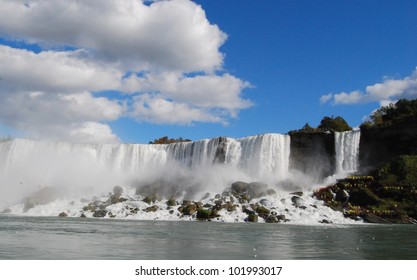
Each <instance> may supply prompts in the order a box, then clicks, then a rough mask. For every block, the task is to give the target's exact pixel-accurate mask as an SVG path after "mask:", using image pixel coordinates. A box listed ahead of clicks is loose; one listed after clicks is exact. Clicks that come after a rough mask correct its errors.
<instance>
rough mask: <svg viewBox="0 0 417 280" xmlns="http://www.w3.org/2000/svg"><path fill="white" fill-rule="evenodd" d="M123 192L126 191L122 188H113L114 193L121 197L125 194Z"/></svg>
mask: <svg viewBox="0 0 417 280" xmlns="http://www.w3.org/2000/svg"><path fill="white" fill-rule="evenodd" d="M123 191H124V190H123V188H122V187H120V186H115V187H114V188H113V193H114V194H116V195H119V196H120V195H122V194H123Z"/></svg>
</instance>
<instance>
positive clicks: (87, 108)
mask: <svg viewBox="0 0 417 280" xmlns="http://www.w3.org/2000/svg"><path fill="white" fill-rule="evenodd" d="M1 101H2V102H1V103H0V120H2V123H4V124H5V125H7V126H9V127H14V128H17V129H19V130H21V131H25V132H26V134H28V135H29V136H31V137H37V138H48V139H53V140H63V139H65V140H71V141H74V142H89V141H92V142H100V143H102V142H104V140H109V141H110V140H111V141H110V142H112V143H114V142H116V141H117V137H116V136H115V135H113V134H112V132H111V129H110V127H109V126H108V125H104V124H100V123H98V122H99V121H108V120H115V119H117V118H119V117H120V116H121V115H122V113H123V111H124V107H123V106H122V105H120V104H119V103H117V102H115V101H110V100H108V99H106V98H102V97H99V98H96V97H93V96H92V95H91V94H90V93H88V92H86V93H78V94H71V95H68V94H55V93H43V92H16V93H13V94H8V95H2V98H1ZM92 124H94V125H92ZM104 126H107V128H104ZM87 128H89V130H87ZM94 131H95V132H97V135H96V137H93V134H92V133H93V132H94ZM81 132H82V134H81ZM87 132H89V133H90V136H89V137H87V136H86V135H87V134H88V133H87ZM77 135H78V136H82V135H84V137H82V138H80V139H76V138H75V136H77Z"/></svg>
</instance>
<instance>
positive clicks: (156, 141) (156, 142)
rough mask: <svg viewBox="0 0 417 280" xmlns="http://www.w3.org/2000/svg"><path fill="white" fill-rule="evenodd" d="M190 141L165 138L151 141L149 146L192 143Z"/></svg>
mask: <svg viewBox="0 0 417 280" xmlns="http://www.w3.org/2000/svg"><path fill="white" fill-rule="evenodd" d="M190 141H191V140H190V139H184V138H182V137H180V138H177V139H174V138H168V136H163V137H161V138H158V139H154V140H153V141H149V144H172V143H177V142H190Z"/></svg>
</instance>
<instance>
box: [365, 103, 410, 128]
mask: <svg viewBox="0 0 417 280" xmlns="http://www.w3.org/2000/svg"><path fill="white" fill-rule="evenodd" d="M415 121H417V99H414V100H406V99H400V100H398V101H397V103H395V104H393V103H390V104H389V105H388V106H382V107H381V108H379V109H377V110H375V111H374V112H373V113H372V114H371V116H370V117H369V120H367V121H366V122H364V123H363V124H362V125H361V128H366V127H373V126H374V127H381V126H390V125H393V124H395V123H400V122H415Z"/></svg>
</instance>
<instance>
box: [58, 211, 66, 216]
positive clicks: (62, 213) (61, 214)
mask: <svg viewBox="0 0 417 280" xmlns="http://www.w3.org/2000/svg"><path fill="white" fill-rule="evenodd" d="M58 217H68V214H67V213H65V212H61V213H59V215H58Z"/></svg>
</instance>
